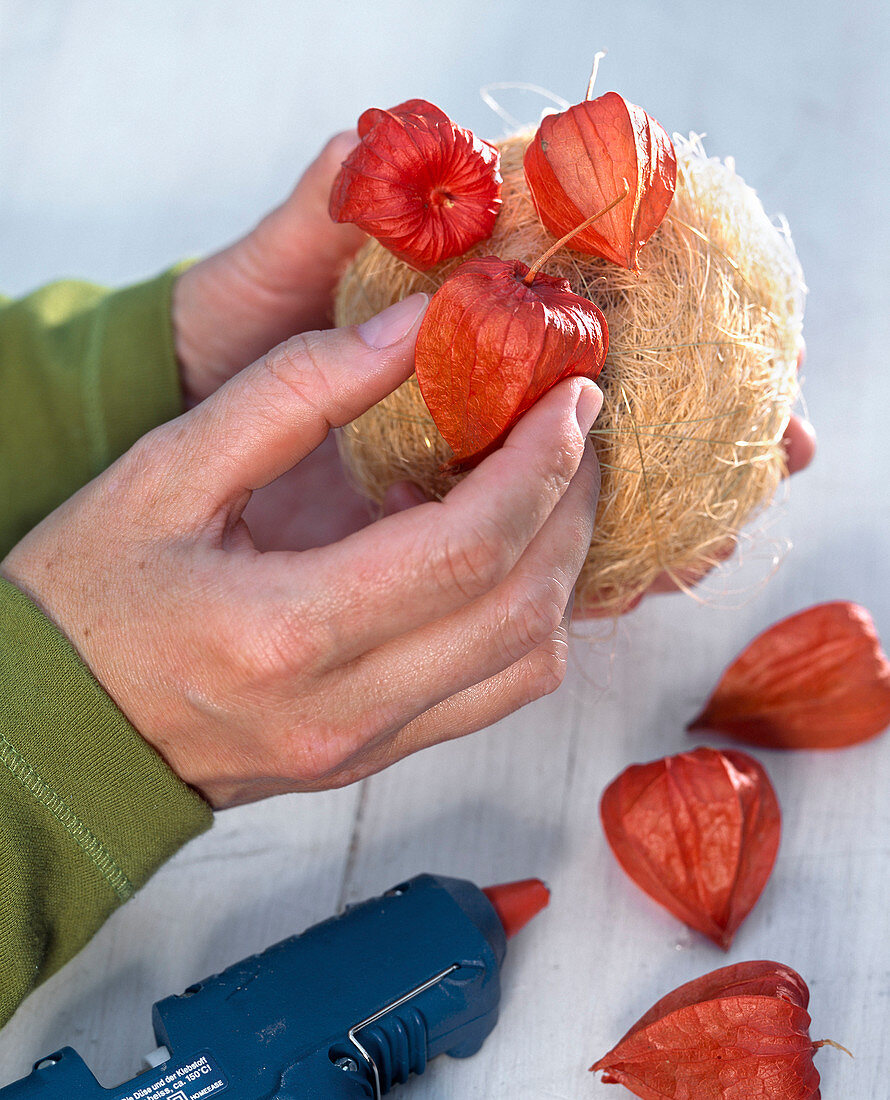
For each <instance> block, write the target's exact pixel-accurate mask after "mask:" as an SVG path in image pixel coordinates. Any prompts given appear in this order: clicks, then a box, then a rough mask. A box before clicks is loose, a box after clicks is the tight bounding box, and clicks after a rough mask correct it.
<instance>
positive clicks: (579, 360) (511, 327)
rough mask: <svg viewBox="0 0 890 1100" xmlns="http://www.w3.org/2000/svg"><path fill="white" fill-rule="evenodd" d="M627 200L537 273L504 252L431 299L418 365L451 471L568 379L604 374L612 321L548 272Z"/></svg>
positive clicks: (493, 443)
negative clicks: (448, 454)
mask: <svg viewBox="0 0 890 1100" xmlns="http://www.w3.org/2000/svg"><path fill="white" fill-rule="evenodd" d="M626 196H627V192H626V191H625V192H624V193H623V194H621V195H619V196H618V198H617V199H615V200H614V201H613V202H612V203H611V204H610V205H609V206H607V207H606V208H605V209H604V210H600V211H598V212H597V213H595V214H592V215H591V216H590V217H589V218H587V219H586V220H585V221H584V222H582V223H581V224H580V225H578V226H575V227H574V228H573V229H572V230H571V231H570V232H569V233H567V234H566V235H565V237H563V238H562V239H561V240H559V241H557V242H556V243H555V244H553V245H552V246H551V247H550V248H548V249H547V251H546V252H545V253H544V255H543V256H540V257H539V258H538V259H537V260H536V261H535V263H534V264H533V265H532V266H531V267H527V266H526V265H525V264H524V263H522V262H521V261H519V260H514V261H512V262H508V261H505V260H501V259H498V257H497V256H483V257H481V258H480V259H477V260H467V261H466V263H463V264H461V266H460V267H459V268H458V269H457V271H455V272H454V273H453V274H452V275H450V276H449V277H448V278H447V279H446V280H445V282H444V283H443V284H442V285H441V286H440V287H439V289H438V290H437V291H436V293H435V294H434V295H433V298H432V301H431V302H430V304H429V308H428V309H427V311H426V314H425V315H424V318H423V321H422V323H421V326H420V331H419V332H418V334H417V345H416V349H415V355H414V363H415V369H416V372H417V381H418V384H419V386H420V392H421V394H422V395H423V399H424V401H425V402H426V405H427V408H428V409H429V411H430V415H431V416H432V418H433V420H434V422H435V424H436V427H437V428H438V429H439V434H440V435H441V436H442V438H443V439H444V440H445V442H446V443H448V445H449V446H450V447H451V449H452V451H453V452H454V454H453V456H452V459H451V462H450V463H449V464H448V467H449V469H451V470H461V469H468V468H469V467H471V466H474V465H475V464H476V463H477V462H479V461H480V460H481V459H482V458H484V457H485V455H487V454H489V453H490V452H491V451H493V450H494V449H495V448H496V447H497V446H498V445H499V444H500V443H501V442H502V441H503V439H504V436H505V435H506V434H507V432H508V431H509V430H510V428H511V427H512V426H513V425H514V424H515V423H516V421H517V420H518V419H519V417H520V416H522V414H523V413H524V412H526V411H527V410H528V409H530V408H531V407H532V405H534V403H535V402H536V401H537V400H538V398H539V397H541V396H542V395H543V394H544V393H546V392H547V390H549V389H550V388H551V386H555V385H556V383H557V382H559V381H561V380H562V379H563V378H568V377H569V376H570V375H573V374H583V375H586V376H587V377H588V378H590V379H595V378H596V377H597V376H598V375H599V373H600V371H601V370H602V368H603V363H605V361H606V352H607V351H608V350H609V326H608V324H607V323H606V318H605V317H604V316H603V314H602V311H601V310H600V309H599V307H598V306H595V305H594V304H593V302H591V301H590V299H588V298H582V297H580V295H578V294H575V293H573V292H572V289H571V287H570V285H569V281H568V279H556V278H553V277H552V276H550V275H545V274H543V273H542V272H541V268H542V267H543V265H544V264H545V263H546V262H547V260H548V259H549V258H550V257H551V256H552V255H553V253H554V252H556V251H557V249H559V248H561V247H562V246H563V245H564V244H565V242H566V241H567V240H569V238H571V237H573V236H575V235H576V234H577V233H579V232H581V231H582V230H583V229H584V228H586V226H587V225H589V224H590V223H591V222H593V221H596V220H597V219H598V218H601V217H602V216H603V215H604V214H606V213H607V212H608V211H609V210H610V209H611V208H612V207H613V206H615V205H617V204H618V203H620V202H622V201H623V200H624V199H625V198H626Z"/></svg>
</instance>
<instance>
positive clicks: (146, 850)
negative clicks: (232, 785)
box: [0, 580, 212, 901]
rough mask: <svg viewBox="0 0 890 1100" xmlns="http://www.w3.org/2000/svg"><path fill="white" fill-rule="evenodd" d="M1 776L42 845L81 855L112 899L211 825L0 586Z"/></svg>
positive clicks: (56, 638) (28, 606)
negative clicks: (26, 801)
mask: <svg viewBox="0 0 890 1100" xmlns="http://www.w3.org/2000/svg"><path fill="white" fill-rule="evenodd" d="M4 772H5V773H6V775H5V778H6V779H7V780H8V779H9V777H10V776H12V777H13V778H14V779H15V781H16V783H17V784H18V785H19V787H21V788H22V789H24V790H25V791H26V792H27V793H28V795H29V796H30V799H33V802H34V803H35V804H39V805H40V807H42V811H41V813H40V815H39V819H40V820H41V822H43V823H44V824H45V827H46V834H47V838H48V841H47V842H48V843H51V844H55V845H59V844H60V843H62V844H65V845H68V846H69V847H72V848H77V849H78V850H79V851H78V853H77V854H78V861H77V862H78V863H79V864H81V865H82V864H83V857H86V859H87V861H88V863H89V865H90V866H91V867H92V869H93V871H94V873H95V875H96V876H98V877H99V878H101V879H102V880H103V881H104V883H105V884H106V885H107V887H108V888H109V889H110V890H111V891H112V893H113V894H114V895H115V897H116V898H117V899H118V901H125V900H126V899H127V898H128V897H129V896H130V895H131V894H132V893H133V892H134V891H135V890H136V889H138V887H140V886H141V885H142V884H143V883H144V882H145V881H146V879H147V878H148V877H149V876H150V875H151V874H152V872H153V871H154V870H155V869H156V868H157V867H158V866H159V865H160V864H161V863H163V862H164V860H166V859H168V858H169V857H170V856H171V855H172V854H173V853H174V852H175V851H176V850H177V849H178V848H180V847H181V846H182V845H183V844H185V842H186V841H188V840H189V839H191V838H192V837H194V836H196V835H197V834H198V833H200V832H203V831H204V830H205V829H207V828H208V827H209V826H210V824H211V820H212V813H211V810H210V807H209V806H208V805H207V803H206V802H204V800H203V799H201V798H200V797H199V796H198V795H197V794H195V793H194V791H192V790H191V789H190V788H189V787H187V786H186V785H185V784H184V783H183V782H182V781H181V780H180V779H179V778H178V777H177V776H176V775H175V774H174V773H173V772H172V771H171V770H170V769H169V768H168V767H167V765H166V764H165V763H164V761H163V760H162V759H161V758H160V756H158V754H157V753H156V752H155V751H154V750H153V749H152V748H151V747H150V746H149V745H148V744H147V743H146V742H145V741H144V740H143V739H142V738H141V737H140V736H139V734H138V733H137V732H136V730H135V729H134V728H133V727H132V726H131V725H130V723H129V722H128V721H127V720H126V718H125V717H124V715H123V714H122V713H121V712H120V711H119V710H118V709H117V707H116V706H115V705H114V703H113V702H112V700H111V699H110V698H109V696H108V695H107V694H106V693H105V692H104V691H103V690H102V688H101V686H100V685H99V684H98V683H97V681H96V680H95V679H94V678H93V677H92V675H91V674H90V672H89V669H88V668H87V667H86V666H85V665H84V663H83V662H82V661H81V659H80V657H79V656H78V654H77V652H76V651H75V650H74V648H73V647H72V646H71V644H70V643H69V642H68V640H67V639H66V638H65V637H64V636H63V635H62V634H61V633H60V632H59V631H58V630H57V629H56V627H55V626H54V625H53V624H52V623H51V622H50V621H49V620H48V619H47V618H46V617H45V616H44V615H43V614H42V613H41V612H40V611H39V610H38V609H37V608H36V607H35V606H34V604H32V603H31V602H30V601H29V600H28V599H27V598H26V597H25V596H24V595H23V594H22V593H21V592H20V591H19V590H18V589H17V588H15V587H14V586H13V585H11V584H9V583H7V582H6V581H2V580H0V774H2V773H4ZM32 808H33V807H32ZM35 842H40V838H39V837H38V838H35ZM70 888H71V890H72V891H74V892H76V891H78V889H79V885H78V883H77V882H72V883H71V884H70Z"/></svg>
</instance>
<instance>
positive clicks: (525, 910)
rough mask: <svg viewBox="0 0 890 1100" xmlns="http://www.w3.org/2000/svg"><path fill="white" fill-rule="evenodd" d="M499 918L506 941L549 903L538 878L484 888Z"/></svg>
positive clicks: (545, 888)
mask: <svg viewBox="0 0 890 1100" xmlns="http://www.w3.org/2000/svg"><path fill="white" fill-rule="evenodd" d="M482 893H483V894H485V896H486V897H487V898H488V900H489V901H490V902H491V904H492V906H493V908H494V911H495V912H496V913H497V915H498V917H499V918H500V921H501V924H502V925H503V926H504V931H505V932H506V934H507V939H510V938H511V936H515V935H516V933H517V932H518V931H519V929H520V928H524V927H525V926H526V925H527V924H528V922H529V921H530V920H531V919H532V917H536V916H537V915H538V913H540V912H541V910H542V909H544V908H546V906H547V905H548V904H549V902H550V891H549V890H548V889H547V887H546V886H545V885H544V883H543V882H541V880H540V879H539V878H526V879H522V880H521V881H520V882H505V883H503V884H502V885H501V886H486V887H485V889H484V890H483V891H482Z"/></svg>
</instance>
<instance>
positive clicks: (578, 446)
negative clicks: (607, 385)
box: [269, 378, 602, 663]
mask: <svg viewBox="0 0 890 1100" xmlns="http://www.w3.org/2000/svg"><path fill="white" fill-rule="evenodd" d="M584 395H587V396H588V397H589V399H590V400H591V401H592V405H591V406H590V407H587V408H582V407H581V406H582V405H583V404H585V402H584ZM601 403H602V394H601V393H600V391H599V389H598V388H597V387H596V386H595V385H594V384H593V383H592V382H590V381H589V380H587V379H582V378H573V379H570V380H568V381H565V382H562V383H560V385H558V386H556V387H555V388H554V389H552V390H551V391H550V392H549V393H548V394H546V395H545V396H544V397H543V398H542V399H541V400H540V401H539V402H538V403H537V404H536V405H535V406H534V407H533V408H532V409H530V410H529V411H528V412H527V413H526V414H525V416H524V417H523V418H522V420H521V421H520V422H519V423H518V424H517V425H516V427H514V429H513V431H512V432H511V433H510V435H509V437H508V438H507V441H506V443H505V444H504V446H503V447H502V448H501V449H500V450H498V451H496V452H494V453H493V454H491V455H489V456H488V457H487V458H486V459H485V460H484V461H483V462H481V463H480V464H479V465H478V466H477V467H476V468H475V469H474V470H472V471H471V472H470V473H469V474H468V475H467V477H466V478H465V479H464V480H463V481H461V482H460V483H459V484H458V485H456V486H455V487H454V488H453V489H452V490H451V491H450V492H449V493H448V494H447V495H446V496H445V498H444V499H443V500H442V501H441V502H430V503H427V504H421V505H418V506H417V507H415V508H410V509H408V510H406V511H401V512H399V513H397V514H395V515H390V516H387V517H385V518H384V519H382V520H380V521H378V522H377V523H375V524H373V525H372V526H370V527H366V528H365V529H364V530H362V531H358V532H356V533H355V534H354V535H351V536H350V537H349V538H348V539H344V540H343V541H342V542H340V543H338V544H337V545H336V546H332V547H329V548H328V549H327V551H326V553H325V555H324V556H321V555H318V556H316V557H315V558H314V559H313V564H314V571H313V573H312V575H311V580H310V581H309V582H308V583H307V581H306V578H305V571H304V573H303V576H302V577H301V584H300V589H299V591H294V598H295V599H299V600H301V601H304V606H305V605H306V602H308V606H309V607H310V608H311V607H313V606H314V607H316V608H318V609H319V611H318V613H317V615H316V617H317V618H320V617H322V616H323V617H324V618H325V620H326V621H327V622H328V623H329V627H328V629H329V630H330V631H331V632H332V636H331V638H330V644H329V645H327V646H326V649H327V651H329V652H330V653H336V654H338V658H339V659H340V663H344V662H347V661H350V660H353V659H354V658H356V657H358V656H360V655H361V654H362V653H364V652H366V651H367V650H370V649H373V648H376V647H377V646H380V645H382V644H384V643H385V642H387V641H389V640H390V639H393V638H398V637H399V636H400V635H402V634H405V633H407V632H409V631H412V630H415V629H417V628H419V627H422V626H425V625H426V624H427V623H430V622H433V621H434V620H436V619H440V618H442V617H443V616H444V615H447V614H450V613H451V612H452V611H455V610H457V609H458V608H461V607H463V606H464V605H466V604H468V603H470V602H471V601H473V600H475V599H477V598H478V597H480V596H484V595H485V594H487V593H488V592H490V591H491V590H492V589H494V588H495V587H496V586H497V585H498V584H500V583H501V582H502V581H503V580H504V578H506V577H507V575H508V574H509V573H510V572H511V570H512V569H513V568H514V566H515V565H516V563H517V562H518V561H519V559H520V558H521V556H522V555H523V554H524V552H525V551H526V548H527V547H528V546H529V544H530V543H531V541H532V539H533V538H535V536H536V535H537V534H538V532H539V531H540V530H541V529H542V527H543V526H544V524H545V522H546V521H547V519H548V517H549V516H550V515H551V513H552V512H553V511H554V509H555V507H556V506H557V504H558V502H559V501H560V499H561V498H562V496H563V494H565V493H566V491H567V489H568V486H569V484H570V483H571V482H572V479H573V478H574V477H575V474H576V472H577V471H578V467H579V463H580V462H581V459H582V456H583V454H584V451H585V444H584V441H585V438H586V435H587V431H588V430H589V425H590V423H592V421H593V418H594V415H595V413H596V412H597V411H598V410H599V407H600V405H601ZM579 417H580V418H581V420H582V422H583V423H582V424H579ZM588 461H589V460H588ZM573 499H575V498H574V497H573ZM578 537H579V538H580V536H578ZM589 542H590V540H589V537H588V540H587V545H589ZM582 549H586V546H585V547H583V548H582ZM269 568H270V569H272V570H274V573H273V579H274V583H273V584H272V586H273V587H274V588H275V589H276V590H281V589H282V588H283V587H284V588H286V587H287V585H288V583H289V582H288V579H287V571H288V569H289V568H290V566H289V563H287V562H286V561H285V562H283V561H275V562H271V563H269ZM573 582H574V578H573V580H572V583H573ZM369 585H373V588H370V587H369ZM331 608H348V609H349V613H348V615H347V616H342V615H339V616H338V615H332V614H331Z"/></svg>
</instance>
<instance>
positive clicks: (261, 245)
mask: <svg viewBox="0 0 890 1100" xmlns="http://www.w3.org/2000/svg"><path fill="white" fill-rule="evenodd" d="M357 140H358V134H357V133H356V132H355V131H354V130H353V131H349V132H345V133H342V134H337V135H336V137H334V138H332V139H331V140H330V141H329V142H328V143H327V145H326V146H325V147H324V149H323V150H322V152H321V154H320V155H319V157H318V158H317V159H316V160H315V161H314V163H313V164H311V165H310V166H309V168H308V169H307V170H306V172H305V173H304V175H303V177H302V179H301V180H300V181H299V183H298V184H297V185H296V187H295V188H294V190H293V192H292V193H291V195H290V196H289V198H288V199H286V201H285V202H283V203H282V204H281V206H279V207H277V208H276V209H275V210H273V211H272V213H271V214H268V215H267V216H266V217H265V218H263V220H262V221H261V222H260V223H259V224H258V225H257V226H256V227H255V228H254V229H253V230H252V231H251V232H250V233H248V234H247V236H246V237H244V238H242V239H241V240H240V241H237V242H236V243H235V244H233V245H231V246H230V247H229V248H226V249H224V250H223V251H222V252H218V253H217V254H216V255H214V256H210V257H209V258H208V259H206V260H203V261H202V262H201V263H198V264H196V265H195V266H194V267H192V268H190V269H189V270H187V271H185V272H184V273H183V274H182V275H181V276H180V277H179V278H178V279H177V281H176V285H175V286H174V288H173V330H174V337H175V342H176V352H177V355H178V357H179V362H180V367H181V376H182V387H183V392H184V394H185V398H186V402H187V404H188V405H189V406H192V405H196V404H197V403H198V402H199V401H203V400H204V398H205V397H209V395H210V394H211V393H214V392H215V391H216V389H217V388H218V387H219V386H221V385H222V384H223V383H224V382H226V381H228V379H229V378H231V377H232V375H234V374H235V373H236V372H237V371H239V370H241V369H242V367H245V366H247V364H248V363H252V362H253V360H254V359H256V358H258V357H259V356H260V355H262V354H263V353H264V352H265V351H266V350H267V349H268V348H271V347H273V346H274V345H275V344H277V343H279V342H280V341H282V340H285V339H287V338H288V337H289V336H292V335H293V334H294V333H295V332H306V331H309V330H311V329H322V328H328V327H329V326H330V325H331V323H332V296H333V292H334V288H335V287H336V285H337V281H338V279H339V277H340V275H341V274H342V272H343V269H344V268H345V267H346V265H347V263H348V262H349V260H350V259H351V258H352V256H353V255H354V253H355V252H356V250H357V249H358V248H359V247H360V246H361V244H362V243H363V242H364V241H366V240H367V237H366V236H365V234H364V233H362V232H361V231H360V230H359V229H357V228H356V227H355V226H354V225H348V224H347V225H338V224H337V223H336V222H334V221H332V219H331V217H330V214H329V213H328V198H329V195H330V191H331V184H332V183H333V181H334V177H335V176H336V174H337V172H338V171H339V169H340V165H341V163H342V162H343V160H344V159H345V158H346V157H347V156H348V154H349V152H350V150H351V149H352V147H353V146H354V145H355V143H356V141H357Z"/></svg>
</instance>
